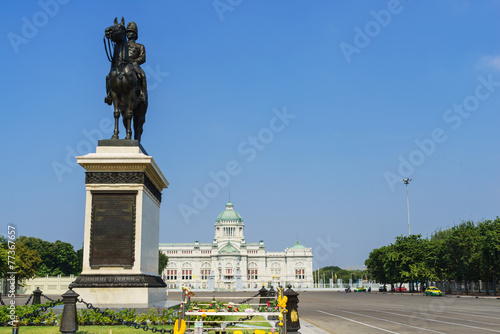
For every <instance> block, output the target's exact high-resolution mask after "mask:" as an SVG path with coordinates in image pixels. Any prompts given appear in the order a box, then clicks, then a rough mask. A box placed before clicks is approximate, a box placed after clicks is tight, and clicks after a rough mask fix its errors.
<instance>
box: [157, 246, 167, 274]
mask: <svg viewBox="0 0 500 334" xmlns="http://www.w3.org/2000/svg"><path fill="white" fill-rule="evenodd" d="M167 265H168V256H166V255H165V254H164V253H163V252H162V251H158V275H161V273H162V272H163V270H165V268H166V267H167Z"/></svg>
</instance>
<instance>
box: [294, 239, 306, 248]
mask: <svg viewBox="0 0 500 334" xmlns="http://www.w3.org/2000/svg"><path fill="white" fill-rule="evenodd" d="M304 248H305V247H304V246H302V245H301V244H300V242H299V241H298V240H297V241H296V242H295V245H293V246H292V249H304Z"/></svg>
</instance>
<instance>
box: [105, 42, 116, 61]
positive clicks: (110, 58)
mask: <svg viewBox="0 0 500 334" xmlns="http://www.w3.org/2000/svg"><path fill="white" fill-rule="evenodd" d="M102 42H103V43H104V50H106V56H107V57H108V60H109V62H110V63H112V62H113V56H114V54H113V53H114V51H115V43H113V53H112V52H111V41H110V40H109V39H108V45H107V46H106V36H103V38H102ZM108 49H109V53H108ZM110 54H111V57H109V55H110Z"/></svg>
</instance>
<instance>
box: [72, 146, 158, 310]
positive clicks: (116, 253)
mask: <svg viewBox="0 0 500 334" xmlns="http://www.w3.org/2000/svg"><path fill="white" fill-rule="evenodd" d="M77 162H78V164H80V165H81V166H82V167H83V168H85V170H86V171H87V172H86V175H85V184H86V192H87V196H86V207H85V237H84V247H83V271H82V274H81V275H80V276H78V278H77V279H76V280H75V281H74V282H73V283H72V284H71V286H72V287H73V289H74V290H75V291H76V292H77V293H78V294H80V296H81V298H82V299H83V300H85V301H86V302H89V303H92V304H94V305H98V306H108V307H109V306H111V307H112V306H117V307H118V306H119V307H152V306H163V305H164V304H165V303H166V285H165V283H164V282H163V280H162V279H161V277H160V276H159V275H158V245H159V221H160V203H161V192H162V190H163V189H164V188H167V186H168V182H167V180H166V179H165V177H164V176H163V174H162V172H161V171H160V169H159V168H158V166H157V165H156V163H155V161H154V160H153V158H152V157H151V156H148V155H147V153H146V152H145V150H144V149H143V148H142V146H141V145H140V144H139V143H138V142H137V141H136V140H123V139H122V140H100V141H99V146H98V147H97V149H96V153H90V154H87V155H85V156H80V157H77Z"/></svg>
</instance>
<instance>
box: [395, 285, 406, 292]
mask: <svg viewBox="0 0 500 334" xmlns="http://www.w3.org/2000/svg"><path fill="white" fill-rule="evenodd" d="M406 290H408V289H406V288H405V287H404V286H402V287H399V286H398V287H397V288H396V292H403V291H406Z"/></svg>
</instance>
